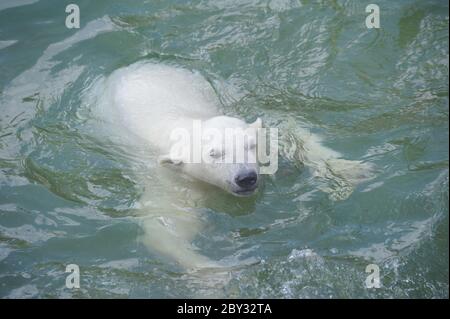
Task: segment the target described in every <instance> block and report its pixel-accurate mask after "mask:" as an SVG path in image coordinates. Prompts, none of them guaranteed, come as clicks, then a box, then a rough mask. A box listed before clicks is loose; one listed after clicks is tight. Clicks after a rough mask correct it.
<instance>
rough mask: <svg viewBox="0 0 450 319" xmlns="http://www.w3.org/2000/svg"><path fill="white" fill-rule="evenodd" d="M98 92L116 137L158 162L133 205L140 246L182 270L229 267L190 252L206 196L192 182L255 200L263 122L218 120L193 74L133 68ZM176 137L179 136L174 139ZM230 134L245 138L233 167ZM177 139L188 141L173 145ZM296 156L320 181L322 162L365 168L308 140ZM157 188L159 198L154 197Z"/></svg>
mask: <svg viewBox="0 0 450 319" xmlns="http://www.w3.org/2000/svg"><path fill="white" fill-rule="evenodd" d="M96 91H97V94H98V95H99V96H98V99H97V102H98V106H97V107H98V111H99V112H100V115H101V116H103V117H108V120H109V122H111V123H112V124H113V128H114V130H119V127H121V128H124V129H126V130H127V131H128V132H130V133H131V134H132V136H133V138H135V139H136V140H139V142H136V141H135V143H137V144H139V143H141V144H142V145H145V147H146V148H147V147H148V149H149V150H151V151H152V154H153V155H154V156H153V157H152V159H153V160H155V161H157V162H158V163H159V165H157V166H154V167H153V168H152V176H151V177H149V176H148V175H146V174H143V175H144V176H141V177H142V185H144V186H145V191H144V193H143V195H142V197H141V200H140V204H139V205H140V210H141V211H142V227H143V230H144V235H143V236H142V238H141V240H142V242H143V243H144V244H145V245H147V246H148V248H149V249H150V250H151V251H152V252H155V251H156V252H159V253H160V254H161V255H163V256H167V257H169V258H171V259H172V260H175V261H176V262H177V263H178V264H179V265H181V266H182V267H183V268H184V269H186V270H199V269H204V268H217V267H224V266H229V265H223V264H222V263H220V262H216V261H213V260H211V259H209V258H207V257H206V256H204V255H203V254H201V253H199V251H198V249H196V248H195V247H194V245H193V240H194V238H195V236H196V235H197V234H198V233H199V232H200V230H201V228H202V226H203V218H202V215H201V211H200V210H199V209H198V208H202V207H204V204H203V203H202V201H204V199H205V197H207V196H205V193H206V194H207V192H208V188H206V187H205V186H204V185H205V184H203V185H202V184H201V183H200V184H199V183H195V180H200V181H203V182H206V183H208V184H212V185H215V186H217V187H219V188H221V189H223V190H225V191H227V192H229V193H231V194H233V195H236V196H251V195H253V194H254V193H255V192H256V191H257V190H258V186H259V185H260V179H261V175H260V174H259V172H260V167H259V164H258V158H257V157H258V156H257V155H259V153H258V154H257V152H256V149H257V146H258V148H259V147H260V146H261V145H257V143H258V141H259V140H258V138H257V135H258V134H257V133H258V132H257V130H258V129H261V128H262V123H261V120H260V119H257V120H256V121H254V122H253V123H250V124H248V123H246V122H244V121H243V120H241V119H238V118H234V117H229V116H224V115H223V114H222V113H221V112H220V107H219V106H220V103H219V101H218V98H217V96H216V94H215V92H214V90H213V89H212V87H211V85H210V84H209V83H208V82H207V81H206V80H205V79H204V78H203V77H202V76H201V75H200V74H199V73H196V72H191V71H189V70H187V69H184V68H179V67H174V66H169V65H162V64H154V63H142V62H139V63H135V64H133V65H130V66H128V67H125V68H122V69H119V70H116V71H114V72H113V73H112V74H111V75H110V76H109V77H108V78H107V79H105V80H104V81H103V82H102V83H101V85H100V86H98V87H97V89H96ZM196 124H197V127H196ZM230 128H231V129H234V131H232V134H231V135H230V134H227V132H228V131H227V130H228V129H230ZM177 132H178V133H180V132H181V133H183V132H184V134H178V135H177V134H174V133H177ZM206 132H209V133H214V134H208V133H206ZM233 132H239V134H241V137H243V140H244V142H243V143H242V144H241V146H242V148H243V149H244V150H245V157H244V160H243V161H242V160H241V161H236V155H237V153H238V152H239V150H237V149H236V144H233V143H229V141H228V140H229V139H230V138H236V136H235V135H236V134H238V133H233ZM205 133H206V134H205ZM183 135H185V136H184V137H186V136H187V137H188V138H187V139H186V138H184V139H183V138H181V139H180V138H178V139H177V138H176V137H177V136H178V137H180V136H181V137H183ZM195 135H198V136H197V137H198V138H197V139H195ZM309 135H310V134H309ZM199 136H200V137H199ZM174 137H175V138H174ZM194 140H196V141H197V142H198V143H197V144H200V150H201V151H200V155H201V156H200V158H201V160H199V159H198V158H197V161H196V160H193V158H192V157H193V153H195V150H194V148H195V146H196V145H195V144H196V143H192V144H193V145H191V143H190V142H193V141H194ZM175 146H179V147H178V151H174V148H175ZM197 146H198V145H197ZM299 150H300V151H301V152H302V154H300V157H302V158H303V160H304V162H305V163H306V164H307V165H310V166H311V167H316V168H317V169H316V170H317V172H318V174H321V172H322V173H323V172H324V169H323V167H325V166H326V167H328V166H329V165H327V164H320V163H322V162H323V163H326V162H327V163H335V164H336V165H334V166H335V167H338V166H339V167H341V168H343V169H341V171H342V172H346V171H347V172H349V171H350V172H352V171H353V172H356V173H359V172H360V171H362V170H364V169H365V168H364V167H362V166H361V165H359V166H358V163H357V162H356V161H346V160H340V159H337V158H338V157H339V154H338V153H336V152H333V151H332V150H330V149H328V148H326V147H324V146H322V145H321V143H320V140H319V139H318V138H316V137H315V136H312V135H310V137H309V138H307V139H305V140H304V143H303V145H302V147H301V148H299ZM228 154H233V156H232V157H231V158H232V160H231V161H224V158H226V157H227V155H228ZM276 155H277V156H278V153H277V154H276ZM194 157H195V156H194ZM338 164H339V165H338ZM167 168H169V169H167ZM323 174H325V173H323ZM353 175H355V174H353ZM180 176H183V177H186V178H187V180H186V178H180ZM349 176H350V178H351V177H352V174H349ZM191 177H192V178H193V180H190V179H189V178H191ZM183 186H184V187H183ZM157 188H159V189H163V190H164V191H162V192H161V191H158V192H155V191H154V190H155V189H157ZM156 194H157V195H156ZM250 262H253V261H250Z"/></svg>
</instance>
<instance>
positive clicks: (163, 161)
mask: <svg viewBox="0 0 450 319" xmlns="http://www.w3.org/2000/svg"><path fill="white" fill-rule="evenodd" d="M158 162H159V164H160V165H180V164H181V163H182V162H183V161H182V160H180V159H173V158H171V157H170V154H167V155H162V156H160V157H159V158H158Z"/></svg>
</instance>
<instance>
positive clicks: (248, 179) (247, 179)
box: [234, 171, 258, 189]
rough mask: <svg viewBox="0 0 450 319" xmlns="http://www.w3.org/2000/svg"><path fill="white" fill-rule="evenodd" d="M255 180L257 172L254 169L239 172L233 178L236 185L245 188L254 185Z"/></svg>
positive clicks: (256, 179)
mask: <svg viewBox="0 0 450 319" xmlns="http://www.w3.org/2000/svg"><path fill="white" fill-rule="evenodd" d="M257 181H258V174H256V172H255V171H248V172H243V173H239V174H238V175H237V176H236V177H235V179H234V182H235V183H236V185H238V186H239V187H242V188H246V189H248V188H253V187H254V186H256V183H257Z"/></svg>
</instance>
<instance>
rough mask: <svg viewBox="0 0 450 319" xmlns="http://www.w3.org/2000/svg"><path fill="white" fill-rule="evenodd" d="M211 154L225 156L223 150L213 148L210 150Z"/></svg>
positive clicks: (215, 156)
mask: <svg viewBox="0 0 450 319" xmlns="http://www.w3.org/2000/svg"><path fill="white" fill-rule="evenodd" d="M209 156H211V157H214V158H219V157H222V156H223V152H222V150H219V149H214V148H212V149H210V150H209Z"/></svg>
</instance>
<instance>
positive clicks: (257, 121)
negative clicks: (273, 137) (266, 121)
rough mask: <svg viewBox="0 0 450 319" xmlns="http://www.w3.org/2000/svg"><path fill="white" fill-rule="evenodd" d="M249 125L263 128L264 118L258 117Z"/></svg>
mask: <svg viewBox="0 0 450 319" xmlns="http://www.w3.org/2000/svg"><path fill="white" fill-rule="evenodd" d="M248 126H249V127H253V128H262V120H261V118H259V117H258V118H257V119H256V121H255V122H253V123H250V124H249V125H248Z"/></svg>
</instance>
